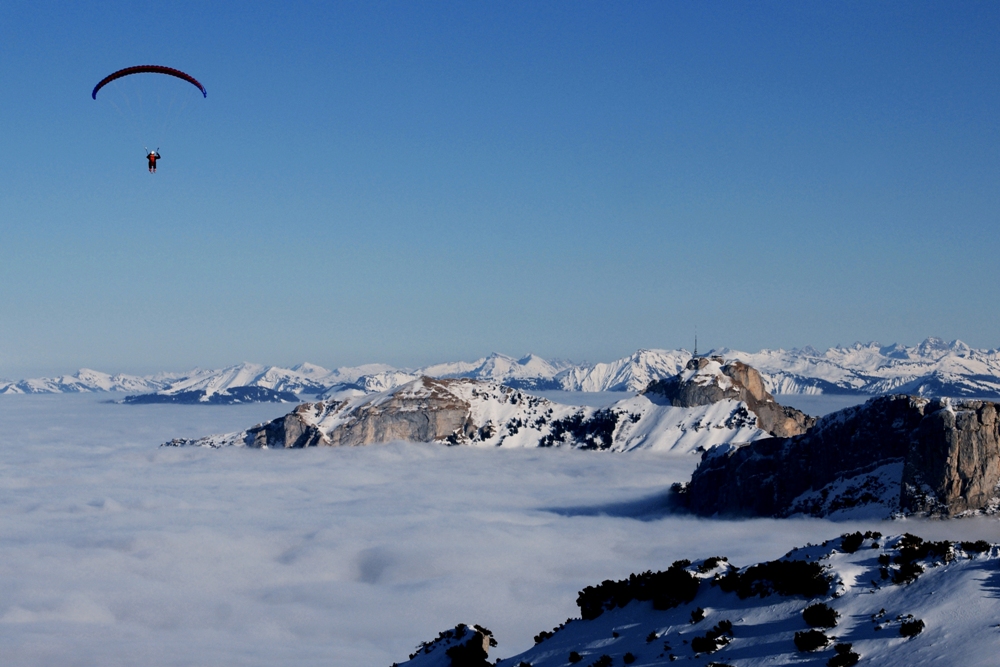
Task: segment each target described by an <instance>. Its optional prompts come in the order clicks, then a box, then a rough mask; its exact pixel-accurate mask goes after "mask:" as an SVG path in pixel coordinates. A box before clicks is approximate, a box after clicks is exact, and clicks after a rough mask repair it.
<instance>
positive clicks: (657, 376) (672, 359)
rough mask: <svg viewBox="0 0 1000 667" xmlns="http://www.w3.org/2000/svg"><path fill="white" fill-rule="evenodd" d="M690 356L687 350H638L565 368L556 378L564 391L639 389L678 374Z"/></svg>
mask: <svg viewBox="0 0 1000 667" xmlns="http://www.w3.org/2000/svg"><path fill="white" fill-rule="evenodd" d="M690 358H691V353H690V352H688V351H687V350H639V351H638V352H636V353H635V354H633V355H631V356H628V357H625V358H624V359H618V360H617V361H612V362H611V363H601V364H594V365H593V366H585V367H576V368H569V369H567V370H566V371H564V372H563V373H561V374H560V375H559V377H558V378H557V380H558V381H559V384H560V385H561V387H562V388H563V389H565V390H567V391H642V390H643V389H645V388H646V387H647V386H649V383H650V382H652V381H654V380H661V379H663V378H668V377H673V376H674V375H677V374H678V373H680V372H681V370H683V368H684V366H685V364H687V362H688V360H689V359H690Z"/></svg>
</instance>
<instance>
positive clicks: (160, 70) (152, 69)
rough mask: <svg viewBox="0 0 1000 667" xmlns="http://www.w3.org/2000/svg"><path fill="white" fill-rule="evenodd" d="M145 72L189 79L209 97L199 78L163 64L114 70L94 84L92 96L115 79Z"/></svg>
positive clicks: (94, 96)
mask: <svg viewBox="0 0 1000 667" xmlns="http://www.w3.org/2000/svg"><path fill="white" fill-rule="evenodd" d="M145 73H153V74H167V75H169V76H175V77H177V78H178V79H183V80H184V81H187V82H188V83H190V84H192V85H194V86H196V87H197V88H198V90H200V91H201V94H202V96H204V97H208V91H207V90H205V86H203V85H201V83H199V81H198V79H196V78H194V77H193V76H191V75H190V74H185V73H184V72H182V71H180V70H179V69H174V68H173V67H164V66H163V65H136V66H135V67H126V68H125V69H120V70H118V71H117V72H113V73H111V74H109V75H107V76H106V77H104V78H103V79H101V80H100V82H99V83H98V84H97V85H96V86H94V92H93V93H91V94H90V96H91V97H92V98H94V99H95V100H96V99H97V91H99V90H100V89H101V88H103V87H104V86H106V85H107V84H109V83H111V82H112V81H114V80H115V79H120V78H122V77H123V76H128V75H130V74H145Z"/></svg>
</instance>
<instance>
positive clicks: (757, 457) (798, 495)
mask: <svg viewBox="0 0 1000 667" xmlns="http://www.w3.org/2000/svg"><path fill="white" fill-rule="evenodd" d="M997 411H998V406H997V404H995V403H989V402H985V401H964V402H954V403H953V402H949V401H948V400H946V399H936V400H928V399H924V398H919V397H914V396H905V395H897V396H885V397H880V398H875V399H872V400H870V401H868V402H867V403H865V404H864V405H862V406H855V407H853V408H848V409H846V410H842V411H840V412H837V413H834V414H832V415H828V416H827V417H824V418H823V419H821V420H820V421H819V422H818V423H817V424H816V426H815V427H814V428H813V429H812V430H810V431H809V432H808V433H805V434H803V435H799V436H795V437H791V438H771V439H763V440H758V441H756V442H754V443H751V444H748V445H743V446H737V447H725V448H719V449H716V450H714V451H709V452H707V453H706V454H705V455H704V456H703V457H702V461H701V463H700V465H699V466H698V468H697V470H695V472H694V474H693V475H692V477H691V482H690V484H689V485H688V487H687V492H686V498H685V501H686V503H687V504H688V506H689V507H690V508H691V509H692V510H693V511H694V512H696V513H698V514H702V515H714V514H742V515H756V516H777V517H780V516H789V515H791V514H796V513H807V514H813V515H818V516H823V515H828V514H830V513H832V512H834V511H838V510H841V509H844V508H849V507H853V506H854V505H856V504H865V503H870V504H880V505H881V506H882V507H884V508H886V509H887V510H888V512H902V513H930V514H938V515H944V516H952V515H956V514H960V513H963V512H967V511H970V510H979V509H988V508H989V507H990V506H991V505H995V504H996V495H997V491H996V487H997V484H998V482H1000V426H998V424H1000V420H998V418H997ZM837 489H841V490H843V489H848V490H850V493H847V492H844V493H843V494H842V495H840V496H838V495H837V493H839V492H838V491H837Z"/></svg>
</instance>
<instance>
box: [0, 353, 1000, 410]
mask: <svg viewBox="0 0 1000 667" xmlns="http://www.w3.org/2000/svg"><path fill="white" fill-rule="evenodd" d="M709 356H717V357H721V358H723V359H725V360H727V361H740V362H743V363H744V364H747V365H749V366H752V367H753V368H755V369H757V371H758V372H759V373H760V377H761V380H762V382H763V384H764V388H765V389H766V390H767V391H768V392H770V393H771V394H822V393H828V394H829V393H834V394H853V395H862V396H863V395H871V396H877V395H883V394H890V393H907V394H914V395H921V396H949V397H955V398H983V399H998V400H1000V350H997V349H990V350H986V349H974V348H971V347H969V346H968V345H966V344H965V343H963V342H962V341H958V340H955V341H951V342H946V341H944V340H941V339H939V338H928V339H926V340H925V341H923V342H922V343H920V344H919V345H916V346H912V347H907V346H904V345H898V344H893V345H887V346H883V345H881V344H879V343H864V344H862V343H855V344H854V345H852V346H849V347H834V348H830V349H828V350H826V351H825V352H820V351H818V350H816V349H814V348H812V347H808V346H807V347H804V348H797V349H792V350H780V349H779V350H761V351H760V352H756V353H749V352H741V351H739V350H730V349H728V348H723V349H719V350H715V351H713V352H712V353H710V355H709ZM691 357H692V355H691V353H690V352H688V351H687V350H646V349H643V350H638V351H637V352H636V353H634V354H632V355H630V356H628V357H624V358H622V359H618V360H616V361H612V362H608V363H603V362H602V363H596V364H572V363H569V362H565V361H547V360H545V359H542V358H540V357H538V356H536V355H531V354H529V355H526V356H524V357H521V358H520V359H516V358H514V357H509V356H506V355H503V354H497V353H493V354H491V355H489V356H487V357H483V358H482V359H478V360H476V361H473V362H453V363H442V364H434V365H431V366H425V367H423V368H418V369H399V368H394V367H392V366H388V365H386V364H367V365H364V366H357V367H343V368H338V369H335V370H332V371H331V370H327V369H325V368H322V367H320V366H315V365H312V364H299V365H297V366H294V367H292V368H281V367H277V366H262V365H259V364H250V363H243V364H237V365H235V366H230V367H227V368H223V369H218V370H202V369H195V370H193V371H190V372H187V373H159V374H156V375H150V376H142V377H140V376H131V375H121V374H119V375H108V374H106V373H100V372H98V371H92V370H88V369H82V370H80V371H79V372H77V373H75V374H73V375H65V376H60V377H56V378H36V379H29V380H20V381H0V394H24V393H63V392H86V391H112V392H128V393H132V392H143V393H148V392H158V393H164V394H174V393H181V392H187V391H204V392H206V395H211V394H213V393H215V392H218V391H226V390H229V389H231V388H233V387H243V386H249V387H263V388H265V389H271V390H274V391H287V392H292V393H295V394H299V395H310V396H316V397H317V398H348V397H351V396H355V395H359V394H363V393H378V392H382V391H386V390H389V389H393V388H395V387H398V386H401V385H403V384H406V383H408V382H412V381H413V380H415V379H417V378H418V377H424V376H426V377H433V378H439V379H454V378H470V379H477V380H491V381H495V382H500V383H502V384H505V385H507V386H510V387H513V388H515V389H525V390H530V391H542V390H566V391H587V392H596V391H622V392H640V391H643V390H644V389H645V388H646V387H647V386H648V385H649V383H650V382H653V381H656V380H663V379H667V378H671V377H673V376H674V375H676V374H677V373H679V372H680V371H681V370H683V369H684V368H685V366H686V364H687V363H688V361H689V360H690V359H691Z"/></svg>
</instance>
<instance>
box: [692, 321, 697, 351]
mask: <svg viewBox="0 0 1000 667" xmlns="http://www.w3.org/2000/svg"><path fill="white" fill-rule="evenodd" d="M692 356H695V357H697V356H698V327H697V326H696V327H695V328H694V354H693V355H692Z"/></svg>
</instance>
